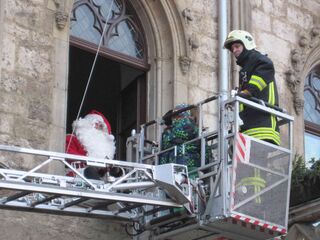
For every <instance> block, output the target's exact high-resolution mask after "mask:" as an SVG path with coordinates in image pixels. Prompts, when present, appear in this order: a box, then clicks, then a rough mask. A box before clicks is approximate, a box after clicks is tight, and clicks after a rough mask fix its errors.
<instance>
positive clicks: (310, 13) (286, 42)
mask: <svg viewBox="0 0 320 240" xmlns="http://www.w3.org/2000/svg"><path fill="white" fill-rule="evenodd" d="M250 2H251V6H252V29H253V31H252V33H253V34H254V36H255V37H256V42H257V45H258V48H259V49H260V50H261V51H262V52H265V53H268V55H269V57H270V58H271V59H272V60H273V62H274V65H275V69H276V80H277V85H278V90H279V94H280V105H281V107H283V108H285V109H286V110H287V111H288V112H289V113H290V114H291V115H293V116H294V117H295V122H294V145H295V151H296V152H297V153H299V154H303V151H304V145H303V144H301V143H303V142H304V135H303V132H304V121H303V108H302V107H303V103H302V105H301V100H303V82H304V79H305V77H306V73H307V72H308V71H309V70H311V69H308V67H310V65H309V66H307V64H306V65H304V63H302V62H301V66H299V67H300V69H299V71H298V72H295V74H296V76H295V77H296V78H295V80H299V81H300V84H298V83H296V85H297V86H296V87H298V90H297V91H298V92H297V94H292V90H293V89H292V86H291V87H289V85H288V76H287V72H288V71H289V70H291V69H292V68H293V64H292V52H293V50H294V49H297V48H301V47H300V39H301V36H302V35H306V36H307V38H308V39H309V38H311V36H312V34H311V31H312V29H314V28H315V27H318V25H319V22H320V17H319V12H320V3H319V1H300V0H286V1H280V0H263V1H262V0H251V1H250ZM315 47H316V46H314V48H315ZM310 52H312V50H309V49H301V52H300V54H299V56H298V58H299V59H303V58H306V59H307V58H308V57H309V56H308V54H309V53H310ZM319 58H320V56H318V59H319Z"/></svg>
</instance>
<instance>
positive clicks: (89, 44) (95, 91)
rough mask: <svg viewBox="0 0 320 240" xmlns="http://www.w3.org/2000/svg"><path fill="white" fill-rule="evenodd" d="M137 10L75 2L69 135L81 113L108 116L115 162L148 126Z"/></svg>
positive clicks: (120, 1) (106, 0)
mask: <svg viewBox="0 0 320 240" xmlns="http://www.w3.org/2000/svg"><path fill="white" fill-rule="evenodd" d="M134 7H135V6H133V5H131V2H130V1H129V0H75V1H74V5H73V10H72V14H71V19H70V21H71V25H70V51H69V81H68V110H67V132H68V133H70V132H72V122H73V121H74V120H75V118H76V117H77V115H78V113H80V117H83V116H84V115H86V114H87V113H89V112H90V111H91V110H93V109H94V110H97V111H99V112H101V113H103V114H104V115H105V116H106V117H107V119H108V121H109V122H110V124H111V127H112V134H113V135H114V136H115V137H116V144H117V146H116V148H117V156H116V159H125V155H126V139H127V137H128V136H130V133H131V130H132V129H138V126H139V125H140V124H142V123H144V122H145V121H146V106H147V103H146V101H147V100H146V93H147V81H146V72H147V71H148V70H149V66H148V64H147V51H146V49H147V46H146V41H145V38H144V37H145V36H144V31H143V30H142V25H141V23H140V20H139V18H138V16H137V14H136V12H135V8H134ZM106 23H107V25H106ZM100 41H101V48H100V49H99V57H98V58H97V61H96V62H95V65H94V66H93V62H94V59H95V55H96V52H97V49H98V46H99V43H100ZM90 73H92V74H90ZM90 75H91V78H90V82H89V76H90ZM87 84H88V88H86V86H87ZM85 89H87V91H86V92H85ZM84 93H86V94H84ZM82 102H83V104H81V103H82Z"/></svg>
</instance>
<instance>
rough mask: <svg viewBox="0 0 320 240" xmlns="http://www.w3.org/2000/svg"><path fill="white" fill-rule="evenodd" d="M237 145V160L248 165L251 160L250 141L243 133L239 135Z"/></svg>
mask: <svg viewBox="0 0 320 240" xmlns="http://www.w3.org/2000/svg"><path fill="white" fill-rule="evenodd" d="M235 145H236V147H235V160H236V161H240V162H243V163H248V162H249V160H250V159H249V157H250V145H251V141H250V139H249V138H247V137H246V136H244V135H243V134H242V133H238V134H237V136H236V140H235Z"/></svg>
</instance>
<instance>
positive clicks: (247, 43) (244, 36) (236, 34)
mask: <svg viewBox="0 0 320 240" xmlns="http://www.w3.org/2000/svg"><path fill="white" fill-rule="evenodd" d="M234 42H240V43H242V44H243V45H244V47H245V48H246V49H247V50H252V49H254V48H256V44H255V42H254V39H253V37H252V35H251V34H250V33H248V32H247V31H243V30H233V31H231V32H230V33H229V34H228V37H227V39H226V40H225V41H224V48H227V49H228V50H230V51H231V45H232V43H234Z"/></svg>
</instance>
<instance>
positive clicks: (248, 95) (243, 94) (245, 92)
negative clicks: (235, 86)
mask: <svg viewBox="0 0 320 240" xmlns="http://www.w3.org/2000/svg"><path fill="white" fill-rule="evenodd" d="M237 96H239V97H242V98H251V97H252V95H251V93H250V92H249V91H248V90H243V91H241V92H239V93H238V94H237Z"/></svg>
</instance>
